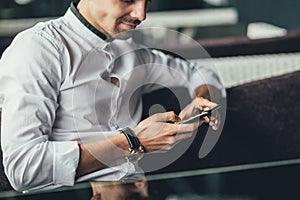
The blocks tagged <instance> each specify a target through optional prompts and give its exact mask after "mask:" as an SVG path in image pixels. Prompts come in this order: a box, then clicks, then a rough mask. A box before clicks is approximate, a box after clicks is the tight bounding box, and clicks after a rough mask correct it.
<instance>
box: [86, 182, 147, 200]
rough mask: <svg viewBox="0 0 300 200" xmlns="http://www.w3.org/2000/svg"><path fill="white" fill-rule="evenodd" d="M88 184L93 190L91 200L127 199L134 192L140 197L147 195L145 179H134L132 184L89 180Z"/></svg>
mask: <svg viewBox="0 0 300 200" xmlns="http://www.w3.org/2000/svg"><path fill="white" fill-rule="evenodd" d="M90 185H91V187H92V190H93V196H92V198H91V200H120V199H127V198H128V197H130V196H131V195H134V194H138V195H139V196H140V197H142V198H146V197H148V196H149V194H148V182H147V181H146V180H142V181H136V182H134V183H132V184H131V183H129V184H123V183H120V182H112V183H101V182H91V183H90Z"/></svg>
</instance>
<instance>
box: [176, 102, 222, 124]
mask: <svg viewBox="0 0 300 200" xmlns="http://www.w3.org/2000/svg"><path fill="white" fill-rule="evenodd" d="M220 108H221V105H217V106H215V107H213V108H212V109H210V110H207V111H203V112H201V113H200V114H198V115H195V116H193V117H190V118H188V119H185V120H182V121H181V122H179V124H186V123H193V122H196V121H199V120H200V119H202V118H203V117H206V116H210V115H211V113H212V112H214V111H216V110H219V109H220Z"/></svg>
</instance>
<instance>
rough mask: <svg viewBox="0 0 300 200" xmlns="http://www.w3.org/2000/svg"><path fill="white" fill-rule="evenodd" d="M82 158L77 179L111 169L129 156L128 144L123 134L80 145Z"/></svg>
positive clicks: (77, 171)
mask: <svg viewBox="0 0 300 200" xmlns="http://www.w3.org/2000/svg"><path fill="white" fill-rule="evenodd" d="M79 149H80V158H79V163H78V167H77V170H76V177H80V176H82V175H85V174H88V173H91V172H94V171H97V170H101V169H105V168H107V167H110V165H111V164H113V163H114V162H115V161H116V160H118V159H120V158H124V157H125V156H127V155H128V142H127V140H126V138H125V136H124V135H123V134H119V135H117V136H113V137H110V138H107V139H103V140H98V141H96V142H92V143H86V144H79Z"/></svg>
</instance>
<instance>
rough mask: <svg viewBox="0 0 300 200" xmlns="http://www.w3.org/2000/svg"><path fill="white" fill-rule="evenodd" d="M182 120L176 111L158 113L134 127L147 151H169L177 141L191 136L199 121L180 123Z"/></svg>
mask: <svg viewBox="0 0 300 200" xmlns="http://www.w3.org/2000/svg"><path fill="white" fill-rule="evenodd" d="M178 121H180V119H179V118H178V116H177V115H176V114H175V113H174V112H172V111H171V112H166V113H157V114H154V115H152V116H150V117H148V118H146V119H145V120H143V121H141V122H140V123H139V124H138V126H137V127H135V128H134V129H133V131H134V132H135V134H136V135H137V137H138V138H139V140H140V142H141V143H142V145H143V146H144V148H145V151H146V152H153V151H167V150H170V149H171V148H172V147H173V146H174V145H175V144H176V143H177V142H179V141H180V140H183V139H185V138H188V137H190V136H191V135H189V134H181V133H190V132H193V131H194V130H195V129H196V128H197V127H198V126H199V123H194V124H178V123H176V122H178Z"/></svg>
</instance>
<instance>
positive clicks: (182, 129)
mask: <svg viewBox="0 0 300 200" xmlns="http://www.w3.org/2000/svg"><path fill="white" fill-rule="evenodd" d="M202 123H203V121H202V120H201V121H196V122H193V123H187V124H178V125H177V126H178V132H177V133H188V132H193V131H195V130H196V129H197V128H198V127H199V126H201V125H202Z"/></svg>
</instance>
